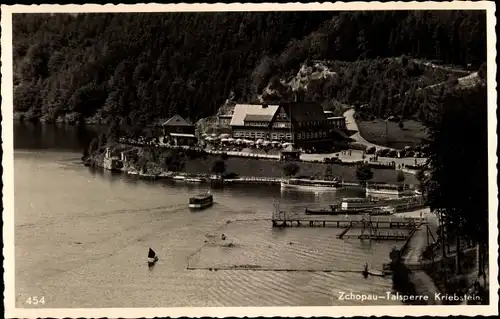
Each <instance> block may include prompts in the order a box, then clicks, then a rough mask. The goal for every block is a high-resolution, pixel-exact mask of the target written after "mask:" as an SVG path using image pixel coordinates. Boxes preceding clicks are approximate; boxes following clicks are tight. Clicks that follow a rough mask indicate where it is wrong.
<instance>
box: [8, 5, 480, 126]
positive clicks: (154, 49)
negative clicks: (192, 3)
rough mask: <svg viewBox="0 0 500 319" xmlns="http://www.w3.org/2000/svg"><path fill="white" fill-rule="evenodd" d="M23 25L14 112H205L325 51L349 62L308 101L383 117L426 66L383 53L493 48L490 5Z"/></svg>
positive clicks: (140, 117) (34, 20) (420, 54)
mask: <svg viewBox="0 0 500 319" xmlns="http://www.w3.org/2000/svg"><path fill="white" fill-rule="evenodd" d="M13 31H14V43H13V45H14V49H13V54H14V61H15V62H14V68H15V72H14V73H15V74H14V85H15V91H14V107H15V110H16V112H18V113H23V114H24V115H25V116H26V117H27V118H33V119H39V118H41V119H43V120H48V121H53V120H55V119H57V118H61V117H63V118H64V117H66V118H67V121H70V122H71V121H78V120H81V119H82V118H87V119H89V118H94V119H96V120H101V119H106V118H108V117H110V116H112V117H120V118H125V117H128V118H129V120H130V122H132V123H147V122H150V121H151V120H152V119H155V118H156V119H157V118H158V117H166V116H170V115H172V114H174V113H179V114H181V115H182V116H184V117H187V118H190V119H191V120H196V119H199V118H201V117H204V116H207V115H212V114H214V113H215V112H216V110H217V108H218V107H219V106H220V105H221V104H222V103H223V102H224V101H225V100H226V99H227V98H228V97H229V96H230V95H231V94H232V93H233V94H234V98H235V99H236V100H239V101H251V100H254V99H255V98H256V97H257V96H258V95H259V94H260V93H262V90H263V89H264V88H265V87H266V86H267V85H268V83H269V82H271V81H274V82H275V83H277V82H279V81H276V80H277V78H274V79H273V77H275V76H278V78H279V79H286V78H287V77H288V76H289V75H293V74H295V73H296V72H297V70H298V69H299V67H300V65H301V64H302V63H303V62H304V61H306V60H318V59H319V60H328V61H344V62H332V63H334V66H333V67H334V68H336V69H339V72H340V73H339V74H340V76H338V77H334V78H331V79H329V80H328V81H327V82H326V83H322V84H321V85H319V86H318V85H316V86H315V85H314V84H311V87H310V89H309V90H308V92H307V94H308V98H310V99H315V100H320V101H326V102H329V101H331V100H332V99H336V100H342V101H344V102H349V103H353V102H358V103H370V105H372V106H373V109H375V111H374V112H373V113H374V114H375V115H377V116H382V114H385V113H387V110H389V112H392V106H391V103H392V102H391V98H392V95H393V93H400V94H402V93H405V92H408V91H410V90H416V89H417V83H419V81H420V80H418V78H419V77H421V75H422V74H423V73H425V72H427V73H428V71H426V70H424V69H420V68H419V67H418V66H414V65H411V63H410V65H409V66H408V65H407V63H406V61H405V59H401V60H400V61H398V62H392V64H391V62H390V61H389V60H383V58H391V57H395V56H401V55H411V56H412V57H414V58H419V59H424V60H440V61H441V62H442V63H445V64H455V65H462V66H465V65H468V64H471V65H472V66H473V67H475V68H479V65H480V64H481V63H482V62H483V61H484V60H485V55H486V49H485V48H486V46H485V43H486V32H485V14H484V12H480V11H432V12H431V11H413V12H409V11H385V12H253V13H250V12H232V13H227V12H226V13H225V12H220V13H133V14H132V13H118V14H98V13H95V14H79V15H76V16H73V15H69V14H16V15H14V17H13ZM430 40H431V41H430ZM363 59H366V61H367V62H360V63H361V64H356V65H355V66H351V65H349V63H350V62H353V61H356V60H363ZM381 59H382V60H381ZM380 61H382V62H380ZM384 61H385V62H384ZM400 66H402V68H400ZM405 77H407V78H408V80H407V81H406V82H404V81H401V79H404V78H405ZM430 77H431V78H432V80H439V79H438V78H439V77H440V76H438V75H431V76H430ZM384 79H391V80H384ZM412 79H413V80H412ZM396 83H397V85H396ZM398 103H399V102H398ZM408 103H410V102H408ZM408 103H407V104H408ZM410 104H411V103H410ZM386 105H389V106H386ZM399 108H400V109H399V110H395V112H401V113H403V111H402V110H401V107H399Z"/></svg>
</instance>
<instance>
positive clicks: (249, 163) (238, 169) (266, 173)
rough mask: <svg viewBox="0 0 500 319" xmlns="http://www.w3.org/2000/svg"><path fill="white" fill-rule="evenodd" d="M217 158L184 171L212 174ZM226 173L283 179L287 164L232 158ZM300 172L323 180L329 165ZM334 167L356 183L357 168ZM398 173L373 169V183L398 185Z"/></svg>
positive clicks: (302, 166)
mask: <svg viewBox="0 0 500 319" xmlns="http://www.w3.org/2000/svg"><path fill="white" fill-rule="evenodd" d="M217 159H219V157H216V156H208V157H207V158H206V159H196V160H188V161H187V162H186V166H185V169H184V171H185V172H186V173H189V174H199V173H210V171H211V168H212V165H213V163H214V161H216V160H217ZM225 163H226V172H228V173H229V172H232V173H236V174H239V175H240V176H257V177H281V176H282V174H283V166H284V165H285V162H279V161H275V160H264V159H251V158H237V157H230V158H228V159H227V160H226V161H225ZM297 164H298V165H299V166H300V171H299V172H298V174H297V175H306V176H314V177H316V178H322V177H323V176H324V173H325V169H326V166H327V164H323V163H305V162H301V163H297ZM329 165H331V166H332V171H333V174H334V175H336V176H338V177H339V179H341V180H344V181H347V182H356V167H354V166H344V165H337V164H329ZM396 176H397V172H396V171H395V170H391V169H373V179H372V180H371V181H373V182H386V183H393V184H395V183H396ZM405 177H406V180H405V182H406V183H409V184H416V183H417V180H416V178H415V176H414V175H412V174H407V173H405Z"/></svg>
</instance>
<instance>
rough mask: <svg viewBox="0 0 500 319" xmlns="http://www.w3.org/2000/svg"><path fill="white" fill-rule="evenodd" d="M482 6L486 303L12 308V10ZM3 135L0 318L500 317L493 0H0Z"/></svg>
mask: <svg viewBox="0 0 500 319" xmlns="http://www.w3.org/2000/svg"><path fill="white" fill-rule="evenodd" d="M424 9H427V10H451V9H454V10H486V11H487V37H488V41H487V48H488V57H487V64H488V71H487V78H488V108H489V112H488V143H489V144H488V156H489V160H488V169H489V184H488V186H489V225H490V226H489V230H490V245H489V247H490V248H489V249H490V252H489V265H490V268H489V272H490V273H489V279H490V293H491V295H490V305H489V306H411V307H409V306H363V307H357V306H333V307H207V308H201V307H186V308H100V309H99V308H94V309H80V308H69V309H49V308H44V309H42V308H40V309H38V308H37V309H23V308H16V307H15V291H14V287H15V282H14V275H15V271H14V269H15V268H14V267H15V264H14V216H13V209H14V169H13V168H14V163H13V134H12V133H13V112H12V110H13V104H12V103H13V100H12V88H13V82H12V50H11V47H12V14H13V13H23V12H24V13H50V12H53V13H73V12H74V13H77V12H196V11H205V12H211V11H212V12H213V11H310V10H315V11H327V10H335V11H357V10H424ZM1 18H2V20H1V26H2V42H1V45H2V49H3V50H2V68H1V71H2V108H1V109H2V117H3V122H2V140H3V145H2V146H3V152H4V153H3V160H2V165H3V177H2V178H3V184H4V187H3V204H4V214H3V222H4V225H3V237H4V238H3V239H4V240H3V242H4V249H3V254H4V258H5V260H4V283H5V291H4V307H5V318H36V317H53V318H62V317H72V318H76V317H86V318H90V317H110V318H112V317H114V318H116V317H122V318H137V317H156V316H169V317H181V316H188V317H202V316H211V317H227V316H236V317H243V316H249V317H257V316H264V317H269V316H281V317H288V316H293V317H296V316H301V317H312V316H330V317H341V316H354V315H358V316H383V315H390V316H407V315H411V316H422V315H435V316H449V315H465V316H477V315H493V314H498V309H497V304H498V294H497V291H498V281H497V274H498V264H497V257H498V256H497V254H498V251H497V249H498V246H497V238H498V228H497V211H498V199H497V195H498V188H497V182H496V176H497V168H496V164H497V156H496V149H497V138H496V137H497V136H496V127H497V119H496V105H497V103H496V102H497V94H496V61H495V58H496V35H495V24H496V17H495V3H494V2H488V1H479V2H472V1H453V2H386V3H380V2H349V3H342V2H340V3H306V4H303V3H287V4H278V3H262V4H244V3H231V4H224V3H217V4H136V5H123V4H120V5H113V4H106V5H95V4H86V5H13V6H5V5H2V17H1Z"/></svg>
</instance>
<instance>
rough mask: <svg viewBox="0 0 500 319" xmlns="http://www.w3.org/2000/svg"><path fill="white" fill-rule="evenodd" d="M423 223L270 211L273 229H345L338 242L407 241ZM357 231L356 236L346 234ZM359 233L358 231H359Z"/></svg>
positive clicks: (365, 216)
mask: <svg viewBox="0 0 500 319" xmlns="http://www.w3.org/2000/svg"><path fill="white" fill-rule="evenodd" d="M422 224H425V219H422V218H404V217H395V216H387V215H381V216H370V215H330V216H329V215H319V216H312V215H306V216H302V215H298V214H297V215H293V214H287V213H286V212H284V211H280V210H276V211H274V212H273V216H272V225H273V227H334V228H344V229H343V230H342V232H341V233H340V234H338V235H337V238H339V239H373V240H407V239H408V238H409V237H410V236H411V235H412V234H413V232H414V231H415V230H416V229H417V228H418V227H419V226H420V225H422ZM353 229H357V230H358V233H357V234H349V231H351V230H353ZM359 230H361V232H359Z"/></svg>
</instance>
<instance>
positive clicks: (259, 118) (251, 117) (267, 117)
mask: <svg viewBox="0 0 500 319" xmlns="http://www.w3.org/2000/svg"><path fill="white" fill-rule="evenodd" d="M272 119H273V115H272V114H247V115H245V118H244V119H243V121H244V122H247V121H254V122H270V121H271V120H272Z"/></svg>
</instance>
